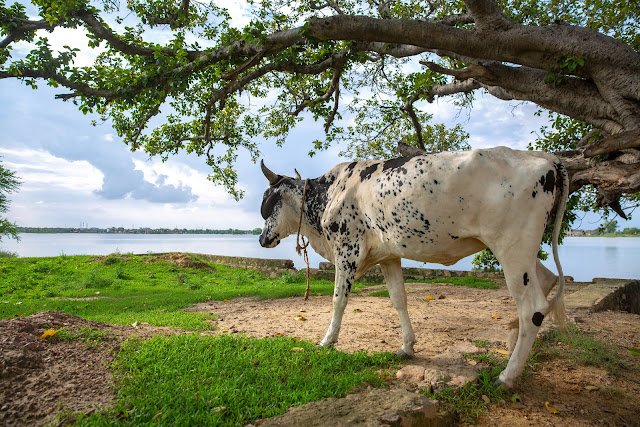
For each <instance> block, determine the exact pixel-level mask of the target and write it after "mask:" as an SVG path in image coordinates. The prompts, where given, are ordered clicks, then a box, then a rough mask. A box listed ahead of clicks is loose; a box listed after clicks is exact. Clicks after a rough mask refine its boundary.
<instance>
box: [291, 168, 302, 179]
mask: <svg viewBox="0 0 640 427" xmlns="http://www.w3.org/2000/svg"><path fill="white" fill-rule="evenodd" d="M293 170H294V171H295V173H296V179H298V180H300V179H302V177H301V176H300V172H298V169H296V168H293Z"/></svg>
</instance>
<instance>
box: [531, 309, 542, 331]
mask: <svg viewBox="0 0 640 427" xmlns="http://www.w3.org/2000/svg"><path fill="white" fill-rule="evenodd" d="M543 320H544V314H542V313H540V312H539V311H536V312H535V313H533V317H532V318H531V321H532V322H533V324H534V325H536V326H537V327H540V325H542V321H543Z"/></svg>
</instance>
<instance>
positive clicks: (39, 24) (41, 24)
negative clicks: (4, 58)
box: [0, 19, 53, 49]
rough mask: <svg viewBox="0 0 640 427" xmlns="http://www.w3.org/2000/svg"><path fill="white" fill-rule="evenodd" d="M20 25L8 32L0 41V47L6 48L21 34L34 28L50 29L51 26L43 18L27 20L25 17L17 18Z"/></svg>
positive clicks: (51, 28)
mask: <svg viewBox="0 0 640 427" xmlns="http://www.w3.org/2000/svg"><path fill="white" fill-rule="evenodd" d="M18 21H19V22H21V25H20V26H18V27H16V28H15V29H13V30H12V31H10V32H9V34H8V35H7V37H5V38H4V39H3V40H2V41H0V49H6V47H7V46H9V45H10V44H11V43H13V42H14V41H17V40H19V39H20V38H21V37H22V36H23V35H25V34H27V33H30V32H32V31H36V30H47V31H52V30H53V27H52V26H51V25H50V24H49V23H48V22H47V21H45V20H44V19H43V20H41V21H29V20H26V19H19V20H18Z"/></svg>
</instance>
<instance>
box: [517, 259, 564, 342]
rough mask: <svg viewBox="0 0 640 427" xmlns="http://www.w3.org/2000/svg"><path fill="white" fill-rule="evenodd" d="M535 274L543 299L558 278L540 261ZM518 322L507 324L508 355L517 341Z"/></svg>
mask: <svg viewBox="0 0 640 427" xmlns="http://www.w3.org/2000/svg"><path fill="white" fill-rule="evenodd" d="M536 273H537V276H538V282H539V283H540V289H542V293H543V294H544V296H545V297H547V296H548V295H549V292H551V289H553V287H554V286H555V285H556V282H557V280H558V276H556V275H555V274H554V273H553V272H552V271H551V270H549V269H548V268H547V267H545V266H544V265H543V264H542V262H540V260H537V262H536ZM519 325H520V322H519V320H518V318H517V317H516V318H515V319H513V320H512V321H511V322H509V340H508V347H509V354H511V353H513V349H514V348H515V346H516V342H517V340H518V330H519Z"/></svg>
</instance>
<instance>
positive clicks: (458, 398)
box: [424, 366, 513, 424]
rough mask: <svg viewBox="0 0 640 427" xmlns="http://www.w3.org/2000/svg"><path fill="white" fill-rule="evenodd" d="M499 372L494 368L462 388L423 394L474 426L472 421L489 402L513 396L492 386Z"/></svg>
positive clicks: (500, 369)
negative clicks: (486, 399)
mask: <svg viewBox="0 0 640 427" xmlns="http://www.w3.org/2000/svg"><path fill="white" fill-rule="evenodd" d="M501 371H502V368H499V367H497V366H494V367H492V368H491V369H489V370H486V371H482V372H480V374H479V375H478V378H477V382H474V383H467V384H465V385H464V386H462V387H447V388H444V389H443V390H441V391H438V392H433V391H430V390H425V391H424V394H425V395H426V396H427V398H429V399H433V400H438V401H440V402H442V403H443V404H444V406H445V407H447V408H448V409H450V410H454V411H456V412H457V413H458V414H459V415H460V420H461V421H463V422H467V423H470V424H475V422H474V419H475V418H477V417H478V416H479V415H481V414H482V413H484V412H485V411H486V410H487V409H488V407H489V404H490V403H491V402H494V403H495V402H499V401H502V400H507V399H509V398H510V397H512V395H513V392H511V391H509V390H503V389H502V388H500V387H496V386H495V385H494V384H493V382H494V380H493V378H494V377H495V376H497V375H499V374H500V372H501ZM483 396H486V397H487V398H488V400H489V402H486V401H485V400H484V398H483Z"/></svg>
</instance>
